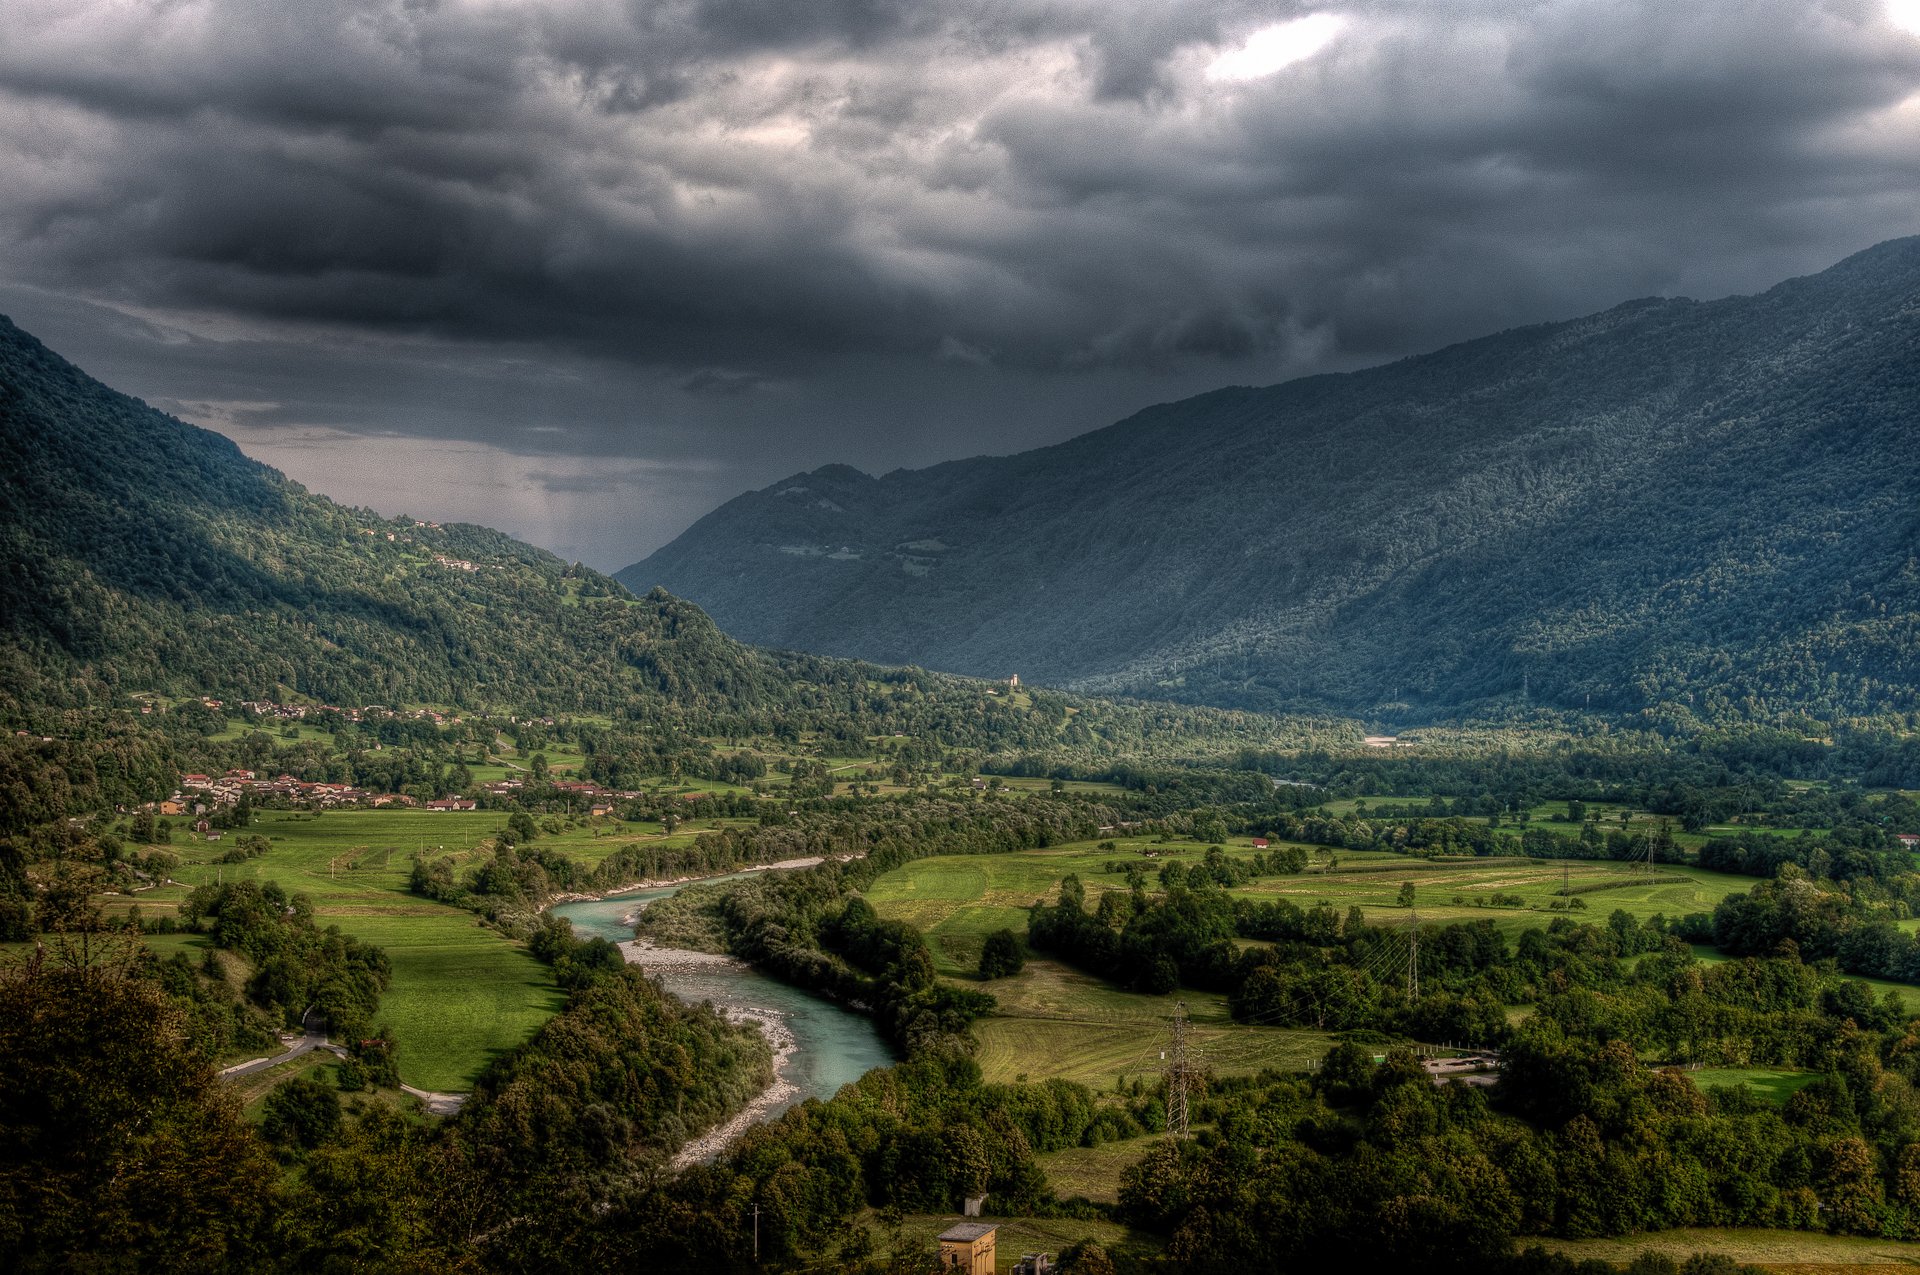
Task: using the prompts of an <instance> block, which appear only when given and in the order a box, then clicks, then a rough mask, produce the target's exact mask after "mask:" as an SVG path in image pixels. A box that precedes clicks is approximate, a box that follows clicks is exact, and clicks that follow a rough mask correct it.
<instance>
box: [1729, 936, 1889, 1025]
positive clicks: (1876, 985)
mask: <svg viewBox="0 0 1920 1275" xmlns="http://www.w3.org/2000/svg"><path fill="white" fill-rule="evenodd" d="M1693 959H1694V960H1696V961H1700V962H1702V963H1704V964H1708V965H1713V964H1717V963H1719V962H1721V961H1725V960H1729V959H1731V958H1729V957H1727V956H1724V955H1722V954H1721V953H1720V952H1718V951H1717V950H1715V949H1714V948H1713V947H1712V946H1710V945H1709V944H1706V943H1695V944H1693ZM1854 981H1855V982H1859V983H1865V984H1866V985H1867V986H1868V987H1870V988H1872V989H1873V994H1874V995H1875V996H1885V995H1886V994H1887V993H1888V992H1892V993H1893V994H1894V995H1896V996H1898V997H1899V998H1900V999H1901V1000H1903V1001H1905V1002H1906V1006H1907V1012H1908V1013H1913V1014H1920V987H1915V986H1913V985H1912V984H1911V983H1895V982H1892V981H1890V980H1888V979H1884V978H1858V977H1855V978H1854Z"/></svg>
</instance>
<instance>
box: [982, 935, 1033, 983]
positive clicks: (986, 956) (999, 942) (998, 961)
mask: <svg viewBox="0 0 1920 1275" xmlns="http://www.w3.org/2000/svg"><path fill="white" fill-rule="evenodd" d="M1026 964H1027V954H1026V952H1025V951H1023V950H1022V949H1021V947H1020V940H1019V938H1018V937H1016V936H1015V934H1014V932H1013V931H1012V930H1006V929H1001V930H995V931H994V932H993V933H991V934H989V935H987V940H986V942H985V943H984V944H982V945H981V948H980V977H981V978H1010V977H1012V976H1013V975H1015V974H1018V973H1019V972H1020V971H1021V970H1022V969H1024V968H1025V967H1026Z"/></svg>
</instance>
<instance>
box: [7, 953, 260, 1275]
mask: <svg viewBox="0 0 1920 1275" xmlns="http://www.w3.org/2000/svg"><path fill="white" fill-rule="evenodd" d="M103 946H104V947H105V948H106V949H108V950H107V951H105V952H103ZM111 947H112V945H111V944H110V943H109V944H105V945H101V944H99V943H98V942H97V936H96V943H95V944H94V945H93V946H92V947H91V951H90V953H89V954H82V953H81V952H80V951H78V950H77V949H73V948H68V949H66V950H65V951H64V952H61V953H59V954H57V955H48V954H36V955H35V956H33V957H31V958H30V959H28V960H27V961H25V962H24V963H14V964H10V965H5V966H0V1069H4V1075H5V1081H4V1083H0V1267H4V1268H5V1269H7V1270H9V1271H20V1272H39V1271H47V1272H52V1271H72V1270H156V1271H158V1270H173V1271H186V1270H203V1271H224V1270H232V1271H244V1270H257V1269H261V1268H263V1267H264V1266H266V1265H268V1264H269V1263H270V1262H271V1261H272V1250H271V1248H270V1247H269V1246H268V1245H267V1244H266V1242H265V1241H266V1238H267V1237H266V1224H267V1222H268V1221H269V1219H270V1216H271V1205H272V1202H273V1197H274V1190H275V1182H276V1178H277V1174H276V1173H275V1171H274V1168H273V1164H272V1161H271V1159H269V1158H268V1157H267V1156H266V1155H265V1153H264V1149H263V1147H262V1145H261V1143H260V1141H259V1139H258V1137H257V1136H256V1135H255V1134H254V1132H253V1131H252V1129H251V1128H250V1127H249V1126H248V1125H247V1124H246V1123H245V1122H244V1121H243V1120H241V1119H240V1115H239V1111H238V1109H237V1107H236V1106H235V1105H234V1103H233V1101H232V1099H231V1098H230V1097H228V1096H227V1095H226V1094H225V1093H223V1092H222V1091H221V1089H220V1086H219V1083H218V1082H217V1081H216V1080H215V1079H214V1076H213V1074H212V1072H211V1071H210V1070H209V1069H208V1068H207V1066H206V1063H205V1062H204V1060H203V1059H202V1058H201V1056H200V1055H199V1053H198V1052H197V1051H196V1050H195V1049H194V1048H193V1047H192V1046H191V1045H189V1044H188V1043H187V1041H186V1039H185V1035H186V1032H185V1030H184V1026H185V1024H184V1021H183V1018H182V1015H181V1013H180V1012H179V1010H178V1009H177V1008H176V1007H175V1006H174V1005H173V1003H172V1002H171V1001H169V999H168V998H167V996H166V995H165V993H163V992H162V991H161V989H160V988H159V987H158V986H157V985H156V984H155V983H153V982H152V981H151V980H150V979H147V978H144V977H140V976H137V975H136V974H135V973H134V969H133V966H132V965H131V964H130V963H129V962H128V957H129V955H130V954H129V953H126V952H120V953H117V954H115V953H113V952H112V951H111V950H110V949H111ZM89 955H90V956H91V959H88V956H89ZM103 955H105V956H106V957H107V959H104V960H103V959H101V957H102V956H103Z"/></svg>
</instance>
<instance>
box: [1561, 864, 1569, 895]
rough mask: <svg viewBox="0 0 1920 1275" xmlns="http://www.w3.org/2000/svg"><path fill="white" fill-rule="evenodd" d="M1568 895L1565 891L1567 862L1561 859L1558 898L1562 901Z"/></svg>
mask: <svg viewBox="0 0 1920 1275" xmlns="http://www.w3.org/2000/svg"><path fill="white" fill-rule="evenodd" d="M1569 893H1570V892H1569V890H1568V889H1567V861H1566V860H1565V859H1562V860H1560V897H1561V898H1563V899H1564V898H1566V897H1567V895H1568V894H1569Z"/></svg>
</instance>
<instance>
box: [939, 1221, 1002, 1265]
mask: <svg viewBox="0 0 1920 1275" xmlns="http://www.w3.org/2000/svg"><path fill="white" fill-rule="evenodd" d="M999 1229H1000V1228H999V1227H997V1226H994V1225H993V1224H992V1223H990V1222H959V1223H956V1224H955V1225H953V1226H949V1227H948V1228H947V1229H946V1230H944V1231H942V1232H940V1269H941V1270H946V1271H962V1272H964V1273H965V1275H994V1272H993V1236H994V1232H995V1231H998V1230H999Z"/></svg>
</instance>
